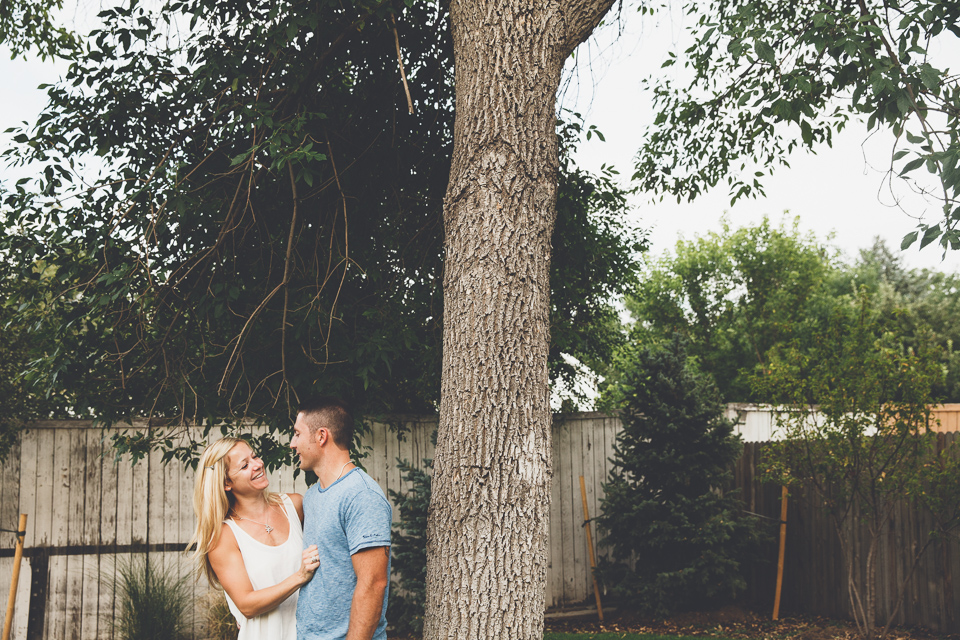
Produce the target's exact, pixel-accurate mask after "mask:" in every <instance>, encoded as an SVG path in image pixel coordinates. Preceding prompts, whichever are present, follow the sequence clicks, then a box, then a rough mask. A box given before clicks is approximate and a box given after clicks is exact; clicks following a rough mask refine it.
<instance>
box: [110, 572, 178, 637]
mask: <svg viewBox="0 0 960 640" xmlns="http://www.w3.org/2000/svg"><path fill="white" fill-rule="evenodd" d="M109 586H110V587H111V588H112V589H113V591H114V594H115V597H116V601H117V612H116V617H115V618H114V630H115V634H116V637H117V638H119V639H120V640H181V639H182V638H186V637H187V633H188V632H189V631H190V629H189V627H190V623H191V619H190V615H191V613H192V609H193V604H194V602H193V591H192V589H191V588H190V583H189V579H188V577H186V576H180V575H178V573H177V571H176V565H168V566H163V565H162V564H161V565H160V566H157V564H156V561H153V562H151V559H150V556H148V555H145V554H144V555H134V556H131V557H130V559H129V560H127V561H122V560H121V561H118V562H117V572H116V574H115V575H114V576H113V578H112V579H111V580H110V585H109Z"/></svg>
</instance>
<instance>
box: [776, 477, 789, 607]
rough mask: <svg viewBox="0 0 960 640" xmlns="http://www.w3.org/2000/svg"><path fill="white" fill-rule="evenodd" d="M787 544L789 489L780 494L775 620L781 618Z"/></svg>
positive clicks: (784, 488)
mask: <svg viewBox="0 0 960 640" xmlns="http://www.w3.org/2000/svg"><path fill="white" fill-rule="evenodd" d="M786 543H787V488H786V487H783V489H782V491H781V492H780V554H779V556H778V558H777V593H776V595H775V596H774V598H773V619H774V620H778V619H779V617H780V591H781V588H782V587H783V552H784V549H785V548H786Z"/></svg>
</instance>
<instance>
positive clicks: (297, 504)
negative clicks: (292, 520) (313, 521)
mask: <svg viewBox="0 0 960 640" xmlns="http://www.w3.org/2000/svg"><path fill="white" fill-rule="evenodd" d="M287 497H288V498H290V502H292V503H293V506H294V508H295V509H296V510H297V515H298V516H300V526H301V527H302V526H303V496H302V495H300V494H299V493H288V494H287Z"/></svg>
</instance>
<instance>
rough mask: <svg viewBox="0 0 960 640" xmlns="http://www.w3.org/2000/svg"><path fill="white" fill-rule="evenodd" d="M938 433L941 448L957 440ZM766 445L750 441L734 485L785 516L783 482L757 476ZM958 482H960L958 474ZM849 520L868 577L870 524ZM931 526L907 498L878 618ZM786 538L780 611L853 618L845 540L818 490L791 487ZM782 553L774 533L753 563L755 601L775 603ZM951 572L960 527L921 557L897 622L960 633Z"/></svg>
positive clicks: (881, 558) (884, 552) (764, 510)
mask: <svg viewBox="0 0 960 640" xmlns="http://www.w3.org/2000/svg"><path fill="white" fill-rule="evenodd" d="M938 437H939V438H940V441H941V445H942V446H949V445H951V444H952V443H955V442H957V440H958V438H960V433H957V432H955V431H954V432H948V433H941V434H939V436H938ZM763 447H764V443H760V442H747V443H745V444H744V452H743V456H742V457H741V459H740V462H739V463H738V464H737V466H736V470H735V484H736V486H737V487H738V488H739V489H740V490H741V492H742V493H741V495H742V498H743V501H744V508H745V510H746V511H748V512H751V513H755V514H758V515H759V516H761V517H763V518H764V519H765V521H767V522H771V521H773V520H779V519H780V487H778V486H775V485H770V484H761V483H760V481H759V480H758V479H757V476H758V471H759V469H760V468H761V466H760V465H761V457H762V450H763ZM954 482H960V478H955V479H954ZM851 520H853V522H851V523H850V525H849V526H847V528H846V529H845V530H844V538H845V540H846V542H847V543H848V544H849V545H850V546H851V548H855V549H857V550H858V551H859V553H860V555H861V556H862V557H861V565H860V566H859V567H857V571H858V572H859V574H860V576H861V579H862V577H863V576H864V575H865V571H866V567H865V564H866V562H865V561H866V553H867V546H868V544H869V541H870V536H869V532H868V531H867V528H866V525H861V524H860V523H859V522H857V521H856V518H851ZM772 524H776V523H772ZM933 529H934V522H933V518H932V516H931V515H930V514H929V513H926V512H924V511H923V510H921V509H918V508H917V506H916V505H914V504H910V503H907V502H906V501H904V502H902V503H900V504H899V505H897V507H896V509H895V511H894V514H893V517H892V518H891V520H890V522H889V523H888V525H887V527H886V529H885V530H884V531H883V533H882V535H881V537H880V540H879V552H878V554H877V596H878V598H877V620H878V621H886V619H887V616H888V614H889V612H890V611H891V610H892V607H893V606H894V604H895V602H896V595H897V592H898V588H899V585H900V584H901V583H902V582H903V580H904V579H905V577H906V576H907V575H908V574H909V572H910V567H911V565H912V563H913V558H914V554H915V552H916V550H917V549H919V548H921V547H922V546H923V544H924V543H925V542H926V541H927V539H928V535H929V532H931V531H933ZM786 542H787V544H786V558H785V565H784V582H783V600H782V605H781V611H782V612H784V613H785V614H790V613H808V614H816V615H822V616H828V617H837V618H850V617H851V616H850V611H851V608H850V603H849V598H848V594H847V571H846V566H845V564H844V562H843V558H842V554H841V548H840V539H839V537H838V535H837V533H836V530H835V529H834V526H833V524H832V523H831V521H830V519H829V518H828V517H827V516H826V514H825V513H824V512H823V510H822V509H820V508H819V506H818V505H817V504H816V499H815V497H814V496H813V494H812V493H807V492H804V491H797V492H791V495H790V498H789V503H788V514H787V540H786ZM776 555H777V549H776V541H775V539H773V538H771V539H770V541H769V542H768V543H767V544H766V545H765V546H764V547H762V548H760V549H759V550H758V553H757V556H756V557H757V560H758V561H757V562H756V563H755V565H754V566H753V567H751V569H750V576H749V580H748V581H749V585H750V586H749V590H750V594H749V596H750V599H751V600H752V601H753V602H754V604H758V605H764V606H767V605H769V606H772V599H773V593H774V586H775V577H776ZM953 576H960V537H958V535H957V532H953V533H952V534H950V535H948V536H947V537H946V538H944V539H943V540H940V541H935V542H934V543H933V544H931V545H930V547H929V548H928V549H927V551H926V553H925V554H924V555H923V556H922V558H921V561H920V563H919V565H918V566H917V568H916V570H915V571H914V573H913V575H912V576H911V578H910V580H909V582H908V583H907V587H906V590H905V593H906V596H905V599H904V601H903V604H902V606H901V610H900V612H899V614H898V615H897V617H896V619H895V623H894V624H895V625H910V626H922V627H926V628H928V629H931V630H933V631H938V632H941V633H957V632H960V620H958V619H957V618H958V616H957V612H958V611H960V593H958V590H957V589H956V588H955V587H954V586H953ZM881 624H882V623H881Z"/></svg>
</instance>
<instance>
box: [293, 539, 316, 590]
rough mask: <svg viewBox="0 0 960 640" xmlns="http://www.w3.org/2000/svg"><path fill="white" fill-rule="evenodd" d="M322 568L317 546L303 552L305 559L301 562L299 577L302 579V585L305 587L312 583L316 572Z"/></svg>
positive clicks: (313, 545)
mask: <svg viewBox="0 0 960 640" xmlns="http://www.w3.org/2000/svg"><path fill="white" fill-rule="evenodd" d="M319 568H320V556H319V555H318V553H317V545H315V544H312V545H310V546H309V547H307V548H306V549H304V550H303V558H302V559H301V561H300V569H299V570H298V571H297V575H298V576H299V577H300V581H301V582H300V584H301V585H304V584H307V583H308V582H310V578H312V577H313V573H314V571H316V570H317V569H319Z"/></svg>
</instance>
